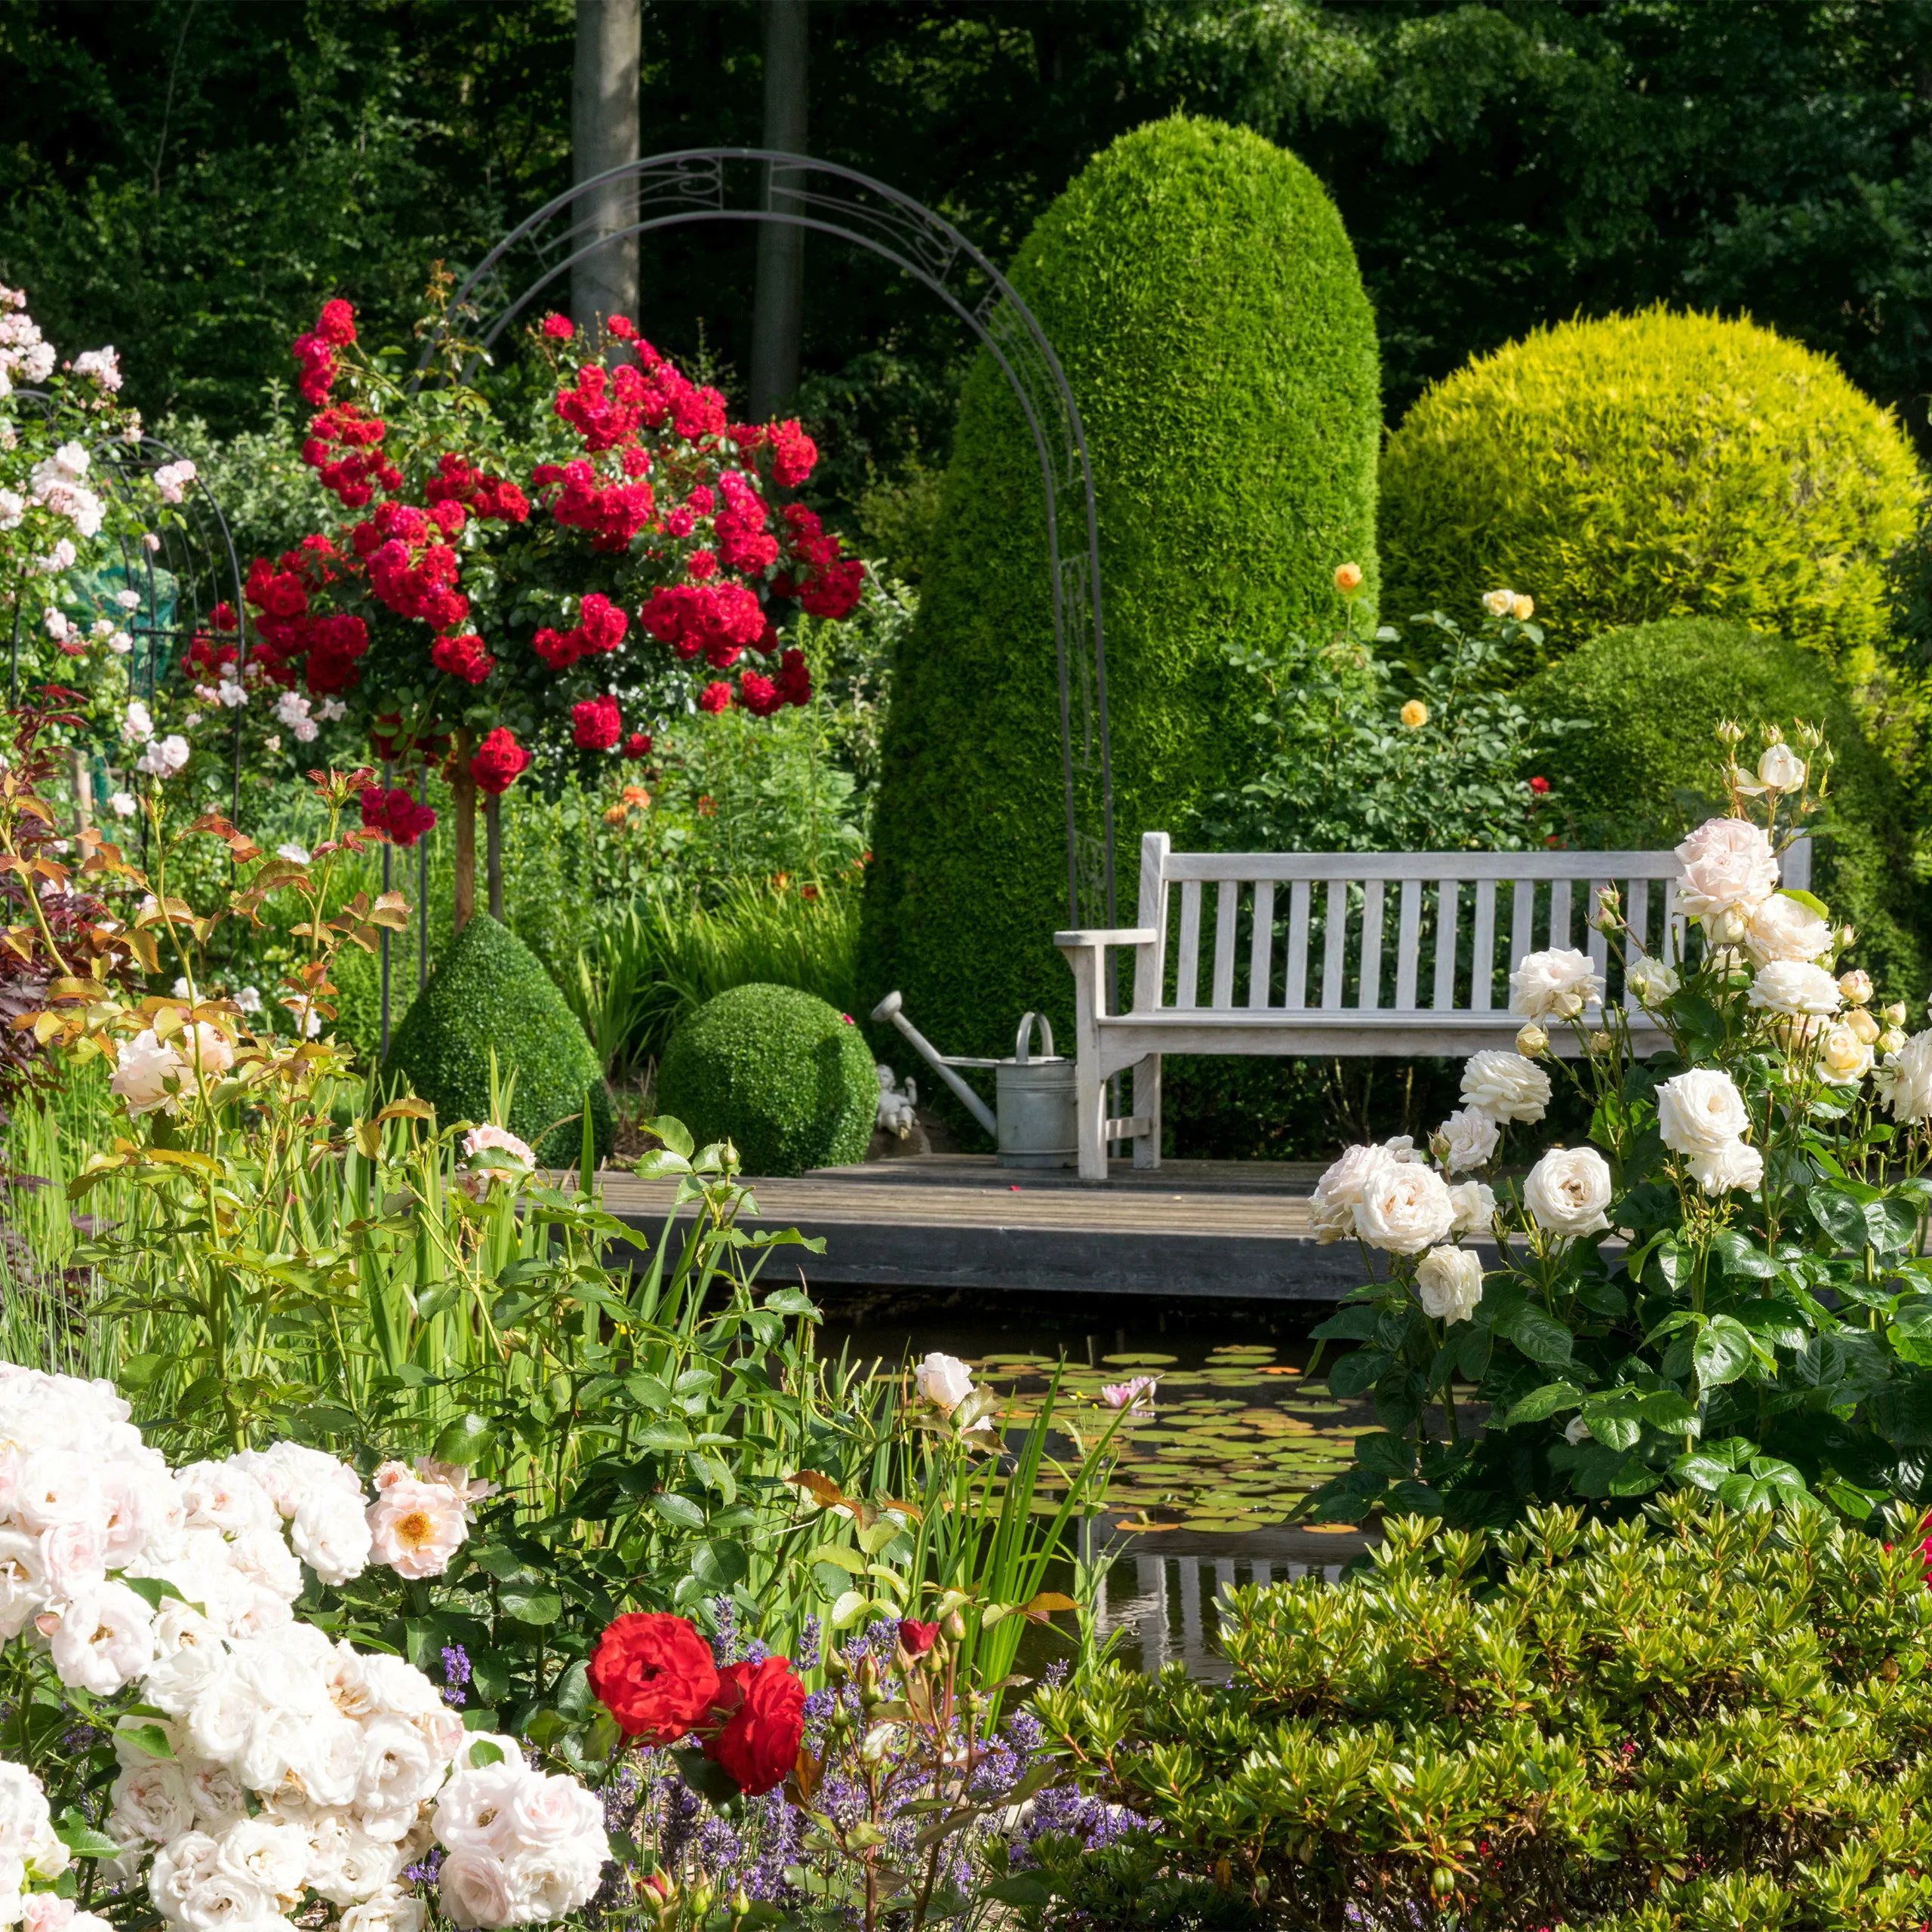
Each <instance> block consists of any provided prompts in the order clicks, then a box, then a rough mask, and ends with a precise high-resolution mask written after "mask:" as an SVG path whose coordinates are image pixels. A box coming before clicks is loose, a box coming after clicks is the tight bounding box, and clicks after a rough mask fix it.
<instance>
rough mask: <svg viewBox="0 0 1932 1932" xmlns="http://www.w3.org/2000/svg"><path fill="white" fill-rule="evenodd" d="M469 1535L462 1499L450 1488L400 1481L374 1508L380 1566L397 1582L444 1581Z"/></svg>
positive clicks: (413, 1480)
mask: <svg viewBox="0 0 1932 1932" xmlns="http://www.w3.org/2000/svg"><path fill="white" fill-rule="evenodd" d="M369 1534H370V1536H371V1539H372V1540H373V1541H374V1546H375V1553H376V1561H377V1562H378V1563H383V1564H387V1565H388V1566H389V1568H390V1569H392V1570H393V1571H395V1573H396V1574H397V1575H398V1577H440V1576H441V1574H442V1573H443V1572H444V1571H445V1570H447V1569H448V1567H450V1558H451V1557H452V1556H454V1555H455V1554H456V1553H457V1550H458V1549H460V1548H461V1547H462V1546H463V1539H464V1537H466V1536H467V1535H468V1534H469V1526H468V1523H467V1521H466V1518H465V1517H464V1515H463V1502H462V1499H461V1498H460V1497H458V1496H457V1493H456V1491H454V1490H453V1489H451V1487H450V1486H449V1485H448V1484H447V1483H441V1482H421V1481H418V1480H417V1478H415V1477H414V1476H401V1477H398V1478H397V1479H396V1480H395V1481H394V1482H392V1483H390V1484H389V1485H388V1486H387V1487H386V1488H385V1489H384V1490H383V1492H382V1494H380V1496H379V1497H377V1499H376V1500H375V1502H374V1503H372V1504H371V1506H370V1509H369Z"/></svg>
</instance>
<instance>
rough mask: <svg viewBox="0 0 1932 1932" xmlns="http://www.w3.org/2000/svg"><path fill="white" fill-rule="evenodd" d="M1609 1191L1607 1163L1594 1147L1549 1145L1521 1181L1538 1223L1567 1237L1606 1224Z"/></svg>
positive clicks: (1524, 1195) (1608, 1221)
mask: <svg viewBox="0 0 1932 1932" xmlns="http://www.w3.org/2000/svg"><path fill="white" fill-rule="evenodd" d="M1610 1194H1611V1180H1610V1163H1609V1162H1608V1161H1606V1160H1605V1159H1604V1157H1603V1156H1602V1155H1601V1154H1599V1153H1598V1152H1597V1150H1596V1149H1595V1148H1594V1147H1552V1148H1551V1149H1550V1150H1549V1152H1548V1153H1546V1155H1544V1156H1543V1158H1542V1159H1541V1160H1540V1161H1538V1162H1537V1164H1536V1165H1535V1166H1534V1167H1533V1168H1531V1170H1530V1174H1529V1178H1528V1180H1526V1181H1525V1182H1524V1183H1523V1199H1524V1202H1525V1203H1526V1204H1527V1206H1528V1208H1529V1211H1530V1212H1531V1214H1532V1215H1534V1217H1535V1218H1536V1223H1537V1226H1538V1227H1540V1228H1541V1229H1543V1230H1544V1232H1546V1233H1548V1234H1552V1235H1563V1236H1564V1237H1566V1238H1574V1236H1577V1235H1592V1234H1595V1233H1597V1232H1598V1231H1599V1230H1600V1229H1604V1228H1607V1227H1608V1226H1610V1218H1609V1217H1608V1216H1607V1215H1606V1214H1604V1209H1605V1208H1606V1207H1608V1206H1609V1205H1610Z"/></svg>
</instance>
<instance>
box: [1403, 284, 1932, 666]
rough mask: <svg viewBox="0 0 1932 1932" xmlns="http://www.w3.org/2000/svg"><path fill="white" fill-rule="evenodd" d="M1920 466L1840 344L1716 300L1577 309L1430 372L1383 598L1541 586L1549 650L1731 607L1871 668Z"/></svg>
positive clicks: (1406, 425)
mask: <svg viewBox="0 0 1932 1932" xmlns="http://www.w3.org/2000/svg"><path fill="white" fill-rule="evenodd" d="M1923 494H1924V481H1923V478H1921V474H1920V472H1919V469H1918V463H1917V462H1916V460H1915V458H1914V457H1913V454H1912V445H1911V444H1910V442H1909V441H1908V440H1907V438H1906V434H1905V432H1904V431H1903V429H1901V428H1900V426H1899V425H1898V423H1897V421H1896V420H1894V417H1893V416H1892V414H1891V412H1890V411H1889V410H1884V409H1881V408H1879V407H1878V405H1877V404H1875V403H1874V402H1873V401H1871V400H1870V398H1868V397H1867V396H1866V395H1864V394H1863V392H1861V391H1860V390H1859V389H1857V388H1855V387H1854V386H1853V385H1852V384H1851V383H1850V382H1849V381H1847V380H1846V378H1845V377H1844V375H1843V374H1842V373H1841V371H1840V370H1839V368H1838V365H1837V364H1836V363H1835V362H1834V361H1832V359H1831V358H1830V357H1829V356H1826V355H1819V354H1818V353H1817V352H1816V351H1814V350H1812V349H1806V348H1804V347H1803V346H1801V345H1800V344H1799V343H1795V342H1791V341H1788V340H1786V339H1785V338H1784V337H1782V336H1779V335H1775V334H1773V333H1772V332H1771V331H1770V330H1769V329H1766V328H1759V327H1758V326H1757V325H1756V324H1755V323H1753V322H1750V321H1725V320H1723V319H1721V318H1718V317H1717V316H1715V315H1681V314H1676V315H1674V314H1672V313H1671V312H1669V311H1668V310H1666V309H1662V308H1657V309H1648V310H1646V311H1645V312H1644V313H1642V314H1641V315H1613V316H1610V317H1607V318H1604V319H1603V320H1601V321H1575V322H1565V323H1562V324H1561V325H1558V326H1557V327H1556V328H1549V329H1542V330H1539V331H1537V333H1535V334H1533V335H1531V336H1528V337H1525V338H1524V340H1522V341H1521V342H1514V343H1510V344H1509V345H1508V346H1506V347H1505V348H1503V349H1498V350H1497V352H1495V354H1494V355H1486V356H1481V357H1479V358H1477V359H1476V360H1475V361H1472V362H1470V363H1469V364H1467V365H1466V366H1465V367H1463V368H1461V369H1460V370H1458V371H1457V372H1456V373H1455V374H1454V375H1452V376H1451V377H1448V378H1447V380H1444V381H1443V382H1441V383H1437V384H1436V386H1435V387H1434V388H1433V389H1431V390H1429V392H1428V393H1427V394H1426V395H1424V396H1423V398H1422V399H1421V400H1420V401H1419V402H1418V403H1417V405H1415V407H1414V408H1413V409H1412V410H1411V411H1410V412H1409V414H1408V415H1407V417H1406V418H1405V419H1404V421H1403V423H1402V426H1401V429H1399V430H1398V431H1397V432H1396V433H1395V435H1394V436H1392V438H1390V439H1389V446H1388V448H1387V449H1386V451H1385V452H1384V454H1383V459H1382V555H1383V579H1384V588H1383V598H1382V608H1383V610H1384V611H1388V612H1389V613H1390V614H1392V615H1394V616H1395V617H1407V616H1409V615H1410V614H1411V613H1412V612H1415V611H1427V610H1429V609H1432V608H1434V609H1440V610H1443V611H1447V612H1448V613H1449V614H1451V616H1452V617H1455V618H1457V620H1459V621H1464V622H1466V621H1468V620H1470V619H1472V617H1474V615H1475V610H1476V600H1477V599H1478V598H1479V597H1480V596H1481V595H1482V593H1483V592H1485V591H1487V590H1491V589H1496V588H1498V587H1500V586H1508V587H1509V588H1510V589H1514V590H1516V591H1518V592H1527V593H1528V594H1529V595H1531V596H1532V597H1534V598H1535V599H1536V607H1537V611H1536V614H1537V622H1538V623H1540V624H1541V625H1542V626H1543V627H1544V629H1545V631H1546V634H1547V643H1546V646H1545V659H1546V661H1548V660H1549V659H1552V658H1554V657H1558V656H1560V655H1561V654H1562V653H1563V652H1564V651H1568V650H1571V649H1572V648H1574V647H1575V646H1577V645H1580V644H1582V643H1583V641H1585V640H1586V639H1587V638H1592V637H1594V636H1595V635H1596V634H1597V633H1598V632H1600V631H1601V630H1604V629H1607V628H1608V627H1610V626H1614V625H1620V624H1635V623H1651V622H1654V621H1655V620H1658V619H1660V618H1665V617H1730V618H1734V619H1736V620H1739V621H1740V622H1743V623H1749V624H1752V625H1754V626H1756V627H1757V628H1758V629H1760V630H1766V631H1774V632H1779V633H1780V634H1782V635H1785V636H1787V637H1789V638H1793V639H1795V641H1797V642H1798V643H1800V644H1802V645H1805V646H1807V648H1810V649H1814V650H1817V651H1820V652H1822V653H1823V654H1824V655H1825V656H1826V657H1828V658H1829V659H1830V660H1832V663H1834V664H1835V666H1836V667H1837V669H1838V673H1839V675H1840V678H1841V680H1842V681H1844V682H1846V683H1847V684H1851V685H1858V684H1863V683H1864V682H1865V681H1866V680H1868V679H1869V678H1871V677H1872V675H1873V674H1874V672H1875V670H1876V669H1877V668H1878V653H1879V651H1880V650H1881V648H1882V646H1883V644H1884V638H1885V635H1886V616H1885V611H1884V601H1883V596H1884V565H1885V561H1886V559H1887V558H1888V557H1889V556H1890V554H1891V552H1893V550H1894V549H1896V548H1897V546H1898V545H1899V544H1900V543H1901V542H1902V541H1903V540H1904V539H1905V538H1906V537H1908V536H1909V535H1910V534H1911V533H1912V528H1913V525H1914V522H1915V512H1916V509H1917V506H1918V503H1919V502H1920V500H1921V497H1922V496H1923Z"/></svg>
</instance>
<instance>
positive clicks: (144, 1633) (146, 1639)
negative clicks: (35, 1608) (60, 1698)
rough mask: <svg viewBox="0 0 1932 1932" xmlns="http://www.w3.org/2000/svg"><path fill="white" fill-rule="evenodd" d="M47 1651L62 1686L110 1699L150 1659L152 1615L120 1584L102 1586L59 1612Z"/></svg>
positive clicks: (151, 1652) (152, 1627) (151, 1653)
mask: <svg viewBox="0 0 1932 1932" xmlns="http://www.w3.org/2000/svg"><path fill="white" fill-rule="evenodd" d="M51 1649H52V1651H53V1654H54V1669H55V1671H56V1672H57V1673H58V1674H59V1675H60V1681H61V1682H62V1683H63V1684H69V1685H78V1687H80V1688H81V1689H82V1690H91V1691H92V1692H93V1693H94V1695H95V1696H96V1697H109V1696H111V1695H112V1694H113V1693H114V1692H115V1691H116V1690H119V1689H120V1688H121V1687H122V1685H123V1684H126V1683H128V1682H129V1681H131V1679H133V1678H137V1677H138V1676H140V1674H141V1673H142V1672H143V1671H144V1670H146V1669H147V1667H148V1666H149V1663H152V1661H153V1660H154V1613H153V1612H152V1611H151V1610H149V1608H148V1607H147V1605H146V1603H145V1602H144V1601H143V1600H142V1599H141V1598H140V1597H138V1596H137V1595H135V1594H134V1592H133V1591H132V1590H131V1589H128V1586H127V1585H126V1584H125V1583H103V1584H101V1585H100V1586H99V1587H98V1588H97V1589H94V1590H91V1591H89V1592H88V1593H87V1594H86V1595H84V1596H80V1597H76V1598H75V1599H74V1601H72V1603H70V1604H68V1606H67V1607H66V1610H64V1611H63V1612H62V1613H61V1616H60V1623H58V1624H57V1626H55V1629H54V1635H53V1638H52V1640H51Z"/></svg>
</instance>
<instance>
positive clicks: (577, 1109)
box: [384, 912, 613, 1166]
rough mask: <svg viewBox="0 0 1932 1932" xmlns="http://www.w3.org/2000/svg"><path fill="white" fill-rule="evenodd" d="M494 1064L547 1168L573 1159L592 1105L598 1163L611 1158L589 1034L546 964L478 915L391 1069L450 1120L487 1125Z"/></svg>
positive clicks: (516, 1119)
mask: <svg viewBox="0 0 1932 1932" xmlns="http://www.w3.org/2000/svg"><path fill="white" fill-rule="evenodd" d="M493 1056H494V1063H495V1067H496V1072H497V1080H498V1082H499V1083H500V1084H502V1085H504V1086H507V1084H508V1083H509V1081H510V1080H511V1078H512V1077H514V1078H515V1082H516V1084H515V1091H514V1092H513V1093H512V1096H511V1103H510V1107H509V1118H507V1120H506V1121H504V1123H503V1124H505V1125H506V1127H508V1128H509V1130H510V1131H511V1132H512V1134H518V1135H520V1136H521V1137H522V1138H523V1139H524V1140H527V1141H528V1142H529V1143H530V1145H531V1147H532V1148H533V1149H534V1150H535V1152H536V1155H537V1158H538V1160H539V1161H543V1162H546V1163H548V1164H551V1165H554V1166H565V1165H568V1164H571V1163H572V1162H573V1161H575V1159H576V1158H577V1150H578V1148H579V1146H580V1142H581V1134H582V1129H581V1126H580V1121H581V1118H582V1115H583V1109H584V1108H585V1106H586V1105H588V1106H589V1109H590V1112H591V1124H592V1128H593V1130H594V1131H595V1137H596V1143H597V1152H598V1156H599V1158H601V1157H602V1156H603V1155H606V1154H608V1152H610V1151H611V1138H612V1131H613V1124H612V1121H611V1098H610V1095H609V1094H608V1093H607V1092H606V1091H605V1086H604V1069H602V1068H601V1066H599V1065H598V1062H597V1056H596V1055H595V1053H593V1052H592V1050H591V1047H590V1043H589V1041H588V1040H586V1038H584V1033H583V1028H582V1027H581V1026H579V1025H578V1023H577V1020H576V1017H574V1015H573V1014H572V1013H571V1010H570V1008H568V1006H567V1005H565V1003H564V996H563V995H562V994H561V993H560V992H558V990H557V988H556V986H555V983H554V982H553V981H552V979H551V977H550V976H549V974H547V973H546V972H545V971H544V970H543V961H541V960H540V959H539V958H537V955H536V954H535V953H534V952H531V949H529V947H528V946H525V944H524V943H523V942H522V940H520V939H518V937H516V935H515V934H514V933H512V932H511V931H509V928H507V927H505V926H502V925H500V924H498V923H497V921H495V920H494V919H493V918H491V917H490V915H488V913H487V912H479V913H478V914H477V915H475V918H472V920H471V921H470V922H469V924H468V925H466V926H465V927H464V928H463V931H461V932H460V933H459V934H457V937H456V939H455V940H454V943H452V944H451V946H449V947H448V949H447V950H446V951H445V952H444V954H443V955H442V957H441V958H440V959H438V961H437V962H436V966H435V971H433V972H432V974H430V976H429V984H428V986H426V987H425V988H424V989H423V991H422V992H420V994H418V995H417V998H416V999H415V1001H414V1004H412V1005H411V1007H410V1009H409V1011H408V1014H406V1015H405V1017H404V1018H403V1021H402V1023H401V1026H398V1028H397V1029H396V1030H395V1035H394V1037H393V1038H392V1040H391V1041H390V1043H389V1059H388V1060H387V1061H386V1062H385V1063H384V1068H385V1071H386V1072H390V1073H393V1074H399V1075H401V1076H402V1077H403V1078H405V1079H406V1080H407V1081H408V1082H409V1084H410V1085H411V1088H414V1091H416V1093H417V1094H419V1095H420V1097H422V1098H423V1100H427V1101H429V1103H430V1104H431V1105H432V1106H434V1107H435V1109H436V1112H437V1113H438V1116H439V1117H440V1118H441V1119H443V1120H444V1121H453V1120H471V1121H486V1120H488V1119H489V1118H491V1099H492V1094H491V1062H492V1057H493Z"/></svg>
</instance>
